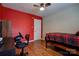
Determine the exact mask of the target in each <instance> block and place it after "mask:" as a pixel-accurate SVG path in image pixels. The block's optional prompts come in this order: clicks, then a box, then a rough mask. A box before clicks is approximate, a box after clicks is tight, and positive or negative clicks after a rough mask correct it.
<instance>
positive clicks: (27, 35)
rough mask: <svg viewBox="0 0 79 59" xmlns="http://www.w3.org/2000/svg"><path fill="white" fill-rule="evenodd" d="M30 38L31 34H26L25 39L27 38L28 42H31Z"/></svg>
mask: <svg viewBox="0 0 79 59" xmlns="http://www.w3.org/2000/svg"><path fill="white" fill-rule="evenodd" d="M29 38H30V34H26V35H25V39H26V40H27V44H29Z"/></svg>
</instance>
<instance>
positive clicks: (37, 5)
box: [33, 3, 51, 11]
mask: <svg viewBox="0 0 79 59" xmlns="http://www.w3.org/2000/svg"><path fill="white" fill-rule="evenodd" d="M50 5H51V3H39V4H33V6H34V7H39V8H40V11H43V10H45V8H46V7H48V6H50Z"/></svg>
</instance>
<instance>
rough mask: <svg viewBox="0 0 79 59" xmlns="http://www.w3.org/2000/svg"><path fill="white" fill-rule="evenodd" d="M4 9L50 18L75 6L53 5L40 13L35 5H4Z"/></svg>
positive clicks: (68, 4)
mask: <svg viewBox="0 0 79 59" xmlns="http://www.w3.org/2000/svg"><path fill="white" fill-rule="evenodd" d="M2 5H3V6H4V7H8V8H12V9H15V10H19V11H22V12H26V13H31V14H35V15H39V16H42V17H44V16H48V15H50V14H52V13H55V12H57V11H59V10H62V9H64V8H66V7H69V6H71V5H73V4H72V3H52V4H51V6H49V7H47V8H46V9H45V10H44V11H40V10H39V8H38V7H34V6H33V3H3V4H2Z"/></svg>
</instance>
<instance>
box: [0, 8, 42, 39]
mask: <svg viewBox="0 0 79 59" xmlns="http://www.w3.org/2000/svg"><path fill="white" fill-rule="evenodd" d="M2 10H3V13H2V15H3V17H2V19H5V20H9V21H11V23H12V34H13V37H14V36H16V35H17V34H18V32H21V33H22V34H23V36H25V34H26V33H30V39H31V40H32V39H34V18H36V19H40V20H41V21H42V17H40V16H36V15H33V14H29V13H24V12H20V11H17V10H13V9H10V8H6V7H3V8H2ZM0 13H1V11H0ZM0 18H1V16H0ZM41 34H42V33H41Z"/></svg>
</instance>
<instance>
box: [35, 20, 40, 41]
mask: <svg viewBox="0 0 79 59" xmlns="http://www.w3.org/2000/svg"><path fill="white" fill-rule="evenodd" d="M39 39H41V20H38V19H34V40H39Z"/></svg>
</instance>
